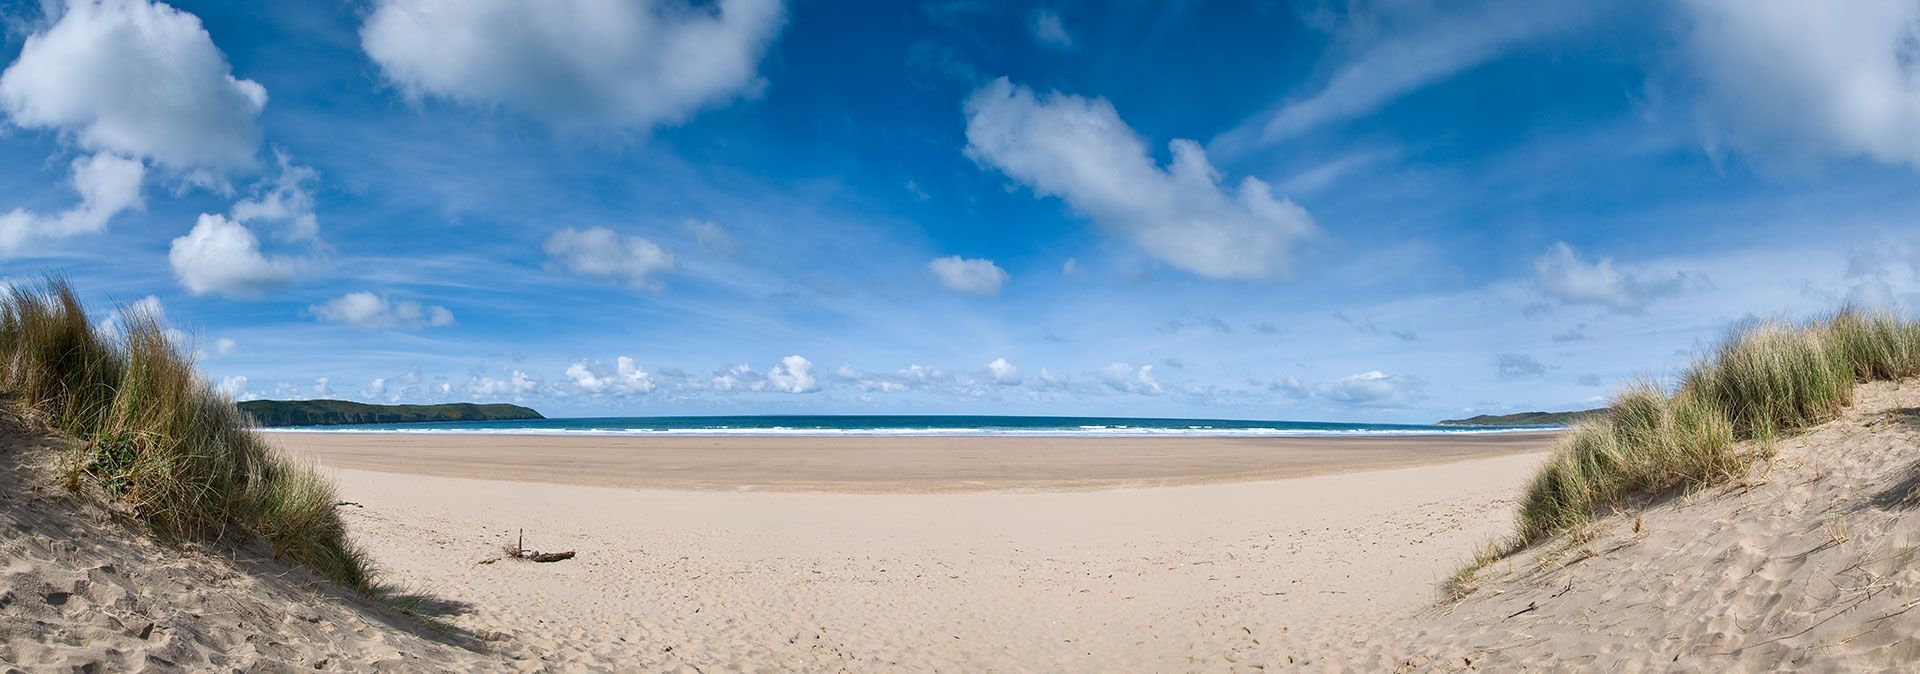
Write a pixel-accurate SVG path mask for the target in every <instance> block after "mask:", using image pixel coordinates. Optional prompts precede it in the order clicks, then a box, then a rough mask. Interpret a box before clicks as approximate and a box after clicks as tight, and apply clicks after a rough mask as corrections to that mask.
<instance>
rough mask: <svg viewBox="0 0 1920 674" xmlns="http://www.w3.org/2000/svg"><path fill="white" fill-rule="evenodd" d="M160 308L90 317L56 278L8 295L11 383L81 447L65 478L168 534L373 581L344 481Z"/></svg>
mask: <svg viewBox="0 0 1920 674" xmlns="http://www.w3.org/2000/svg"><path fill="white" fill-rule="evenodd" d="M167 334H168V331H167V330H166V329H165V328H164V326H162V325H161V324H160V322H159V321H158V319H157V318H156V317H154V316H149V315H145V314H143V313H141V312H139V311H135V310H131V309H123V310H122V312H121V314H120V317H119V319H118V320H117V321H115V323H114V324H112V328H111V329H110V330H104V329H102V328H101V327H96V326H95V325H94V324H92V323H91V322H89V320H88V317H87V314H86V311H85V310H84V308H83V307H82V306H81V305H80V302H79V300H78V299H76V298H75V297H74V294H73V291H72V289H71V288H69V287H67V285H66V284H65V283H64V282H62V281H58V280H54V281H50V282H48V283H47V284H46V285H45V287H44V288H41V289H24V288H14V289H10V290H9V291H7V293H6V295H5V296H4V297H0V392H4V393H5V394H6V395H7V396H8V397H9V398H10V399H11V403H12V404H13V405H15V406H17V407H18V409H19V410H21V411H22V412H23V413H24V415H25V416H26V417H27V418H28V419H30V420H33V421H36V422H38V423H40V424H43V425H45V426H46V427H48V428H51V429H54V430H56V431H58V432H60V433H62V434H65V435H66V436H68V437H70V438H73V439H74V440H75V442H73V443H71V444H70V445H69V448H68V449H67V450H66V451H64V452H63V453H62V457H61V459H62V460H61V471H62V478H63V480H64V482H65V483H66V486H68V487H69V488H72V489H76V490H79V489H90V490H98V491H99V492H100V493H101V494H102V495H104V496H105V497H106V498H108V499H110V500H112V501H114V502H116V503H118V504H120V505H121V506H123V507H124V508H126V510H127V511H128V512H131V513H132V514H133V515H134V516H136V517H138V518H139V519H140V520H142V521H144V522H146V523H147V524H149V525H151V526H152V527H153V529H154V530H155V531H157V532H159V533H161V534H164V535H169V536H177V537H182V538H188V539H204V540H213V541H225V542H232V543H246V542H249V541H250V540H252V539H254V538H258V539H260V540H264V541H266V542H267V543H268V544H269V545H271V546H272V547H273V550H274V552H275V553H276V554H277V555H279V556H282V557H285V558H287V559H290V560H292V561H294V562H296V563H298V564H300V565H303V566H306V567H308V568H310V569H312V570H313V571H315V572H316V573H318V574H319V575H320V576H322V577H324V578H326V579H328V580H330V581H333V582H335V583H338V584H340V585H342V586H344V587H347V588H350V589H353V590H356V591H360V592H371V591H373V590H375V589H376V586H375V583H374V579H373V577H372V574H371V573H370V572H369V570H368V568H367V565H366V562H365V559H364V557H363V556H362V555H361V554H360V552H359V551H358V550H356V549H355V548H354V547H353V544H352V543H351V542H350V541H349V540H348V539H347V533H346V528H345V526H343V525H342V524H341V522H340V517H339V514H338V513H336V512H334V506H333V504H334V500H335V499H334V492H333V485H332V484H330V483H329V482H328V481H327V480H326V479H324V478H322V477H321V476H320V475H319V474H318V473H316V472H314V471H313V470H312V469H311V468H310V467H307V466H303V465H300V464H296V463H294V462H293V461H291V460H290V459H289V458H288V457H286V456H284V455H283V454H282V453H281V452H280V451H279V450H277V449H275V448H274V447H272V446H271V445H269V444H267V443H266V442H265V441H264V440H262V439H261V438H260V436H258V435H256V434H255V433H254V432H253V429H252V428H251V425H250V424H249V423H248V422H247V420H246V418H245V417H243V416H242V415H241V414H240V412H239V411H238V410H236V409H235V408H234V405H233V402H232V401H231V400H228V399H226V397H225V396H222V395H220V394H219V393H218V392H216V391H214V390H213V388H212V387H211V386H209V385H208V384H207V383H206V382H205V381H204V380H202V379H201V378H200V376H199V375H198V374H197V373H195V371H194V369H193V363H192V361H190V360H189V359H188V358H187V357H186V356H184V355H183V354H182V353H181V351H180V349H178V348H176V346H175V345H174V344H172V343H171V342H169V340H168V337H167Z"/></svg>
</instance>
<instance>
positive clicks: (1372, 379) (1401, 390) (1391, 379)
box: [1313, 370, 1427, 407]
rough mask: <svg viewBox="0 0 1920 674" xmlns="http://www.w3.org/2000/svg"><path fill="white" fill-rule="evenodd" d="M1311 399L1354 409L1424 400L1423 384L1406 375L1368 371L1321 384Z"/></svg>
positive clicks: (1402, 404) (1400, 405) (1397, 405)
mask: <svg viewBox="0 0 1920 674" xmlns="http://www.w3.org/2000/svg"><path fill="white" fill-rule="evenodd" d="M1313 393H1314V395H1316V396H1318V397H1320V398H1322V399H1325V400H1330V401H1333V402H1336V403H1340V404H1343V405H1352V406H1357V407H1402V406H1405V405H1409V404H1412V403H1416V402H1419V401H1421V400H1425V399H1426V398H1427V395H1426V382H1425V381H1422V380H1421V379H1420V378H1418V377H1412V376H1408V375H1390V374H1387V373H1384V372H1381V371H1379V370H1369V371H1367V372H1362V373H1360V374H1356V375H1349V376H1345V377H1341V378H1339V379H1335V380H1332V381H1329V382H1325V383H1322V384H1320V386H1318V387H1316V388H1315V389H1314V390H1313Z"/></svg>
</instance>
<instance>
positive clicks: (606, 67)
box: [0, 0, 1920, 421]
mask: <svg viewBox="0 0 1920 674" xmlns="http://www.w3.org/2000/svg"><path fill="white" fill-rule="evenodd" d="M0 16H4V19H5V22H6V26H7V32H6V39H5V50H6V51H5V58H6V60H7V62H8V67H7V69H6V71H5V74H4V76H0V112H4V114H5V118H6V123H5V125H4V132H0V172H3V174H0V177H3V178H4V180H0V211H4V213H0V278H4V279H5V280H6V281H8V282H11V283H14V284H26V283H31V282H32V280H33V279H34V278H35V277H36V276H37V275H40V274H43V273H46V272H49V271H55V272H59V273H62V274H64V275H66V276H67V277H68V278H69V279H71V280H72V281H73V282H74V283H75V284H76V285H77V286H78V287H79V288H80V289H81V290H82V292H83V293H84V294H85V295H86V298H87V299H88V300H89V301H91V302H94V303H95V305H96V306H98V307H99V308H100V320H101V321H102V322H103V323H104V324H110V323H111V321H112V320H113V307H116V306H125V307H135V308H137V310H143V311H158V312H161V313H163V314H164V316H165V317H166V318H167V319H168V320H169V321H171V322H172V323H173V324H174V325H176V326H178V327H179V328H180V330H181V331H182V332H181V335H180V338H181V340H182V343H183V344H186V345H188V346H189V347H190V348H193V349H195V350H196V351H197V352H198V355H199V358H200V360H199V363H200V367H201V369H202V370H203V371H204V372H205V374H206V376H207V377H208V379H209V380H210V381H212V382H214V383H215V384H216V385H218V386H222V387H225V388H226V389H227V390H228V391H230V392H231V393H232V394H233V395H235V396H236V397H241V398H284V397H336V398H350V399H360V400H368V401H398V402H436V401H453V400H477V401H515V402H523V403H526V404H530V405H532V406H534V407H536V408H538V409H540V410H542V411H544V412H547V413H548V414H551V415H652V414H705V413H1001V414H1114V415H1167V416H1201V417H1239V418H1284V419H1307V420H1378V421H1425V420H1432V419H1437V418H1442V417H1447V416H1455V415H1460V414H1470V413H1479V412H1505V411H1514V410H1521V409H1565V408H1573V407H1580V406H1587V405H1592V404H1594V403H1596V402H1598V401H1599V400H1601V399H1603V397H1604V396H1605V395H1606V393H1607V392H1608V391H1609V390H1610V389H1612V388H1614V387H1616V386H1618V385H1619V384H1620V383H1622V382H1624V381H1626V380H1628V379H1631V378H1634V377H1655V378H1661V377H1670V376H1671V375H1672V374H1673V373H1675V372H1676V371H1677V369H1678V368H1681V367H1683V366H1684V365H1685V364H1686V363H1687V362H1688V360H1689V359H1690V358H1691V357H1693V355H1694V354H1696V353H1697V352H1698V351H1699V350H1700V349H1702V348H1705V347H1707V346H1709V345H1711V344H1712V342H1713V341H1714V340H1715V339H1716V338H1717V337H1718V336H1720V335H1722V334H1724V332H1725V331H1726V330H1727V329H1729V327H1730V326H1732V325H1735V324H1736V323H1738V322H1740V321H1742V320H1747V319H1750V318H1753V317H1767V316H1805V315H1808V314H1811V313H1814V312H1819V311H1824V310H1828V309H1831V308H1834V307H1837V306H1839V305H1840V304H1841V303H1843V302H1847V301H1852V302H1855V303H1859V304H1864V305H1870V306H1877V307H1883V308H1890V309H1894V310H1900V311H1907V312H1913V311H1916V310H1920V226H1916V224H1915V216H1916V215H1920V190H1917V189H1916V187H1920V183H1916V181H1915V178H1916V175H1915V173H1914V171H1915V169H1916V168H1917V167H1920V74H1916V72H1915V71H1914V67H1913V66H1912V63H1913V62H1914V58H1913V53H1912V51H1913V46H1912V45H1914V44H1916V42H1920V4H1916V3H1913V2H1884V1H1873V2H1859V3H1800V2H1787V1H1762V2H1745V1H1735V0H1687V1H1683V2H1675V3H1644V4H1643V3H1633V2H1628V3H1612V2H1566V3H1558V4H1546V3H1532V2H1514V1H1498V0H1488V1H1480V2H1465V3H1456V2H1449V3H1440V2H1422V1H1418V0H1382V1H1377V2H1368V1H1364V0H1353V1H1350V2H1311V1H1303V2H1294V3H1289V2H1197V1H1196V2H1172V3H1163V2H1127V1H1121V2H1056V3H1045V4H1014V3H989V2H968V1H964V0H936V1H930V2H923V3H913V2H899V3H829V2H815V1H805V0H802V1H799V2H783V1H782V0H719V1H718V2H691V3H690V2H683V1H681V0H624V1H623V0H565V1H546V2H532V1H530V0H528V1H519V0H373V1H371V2H292V1H289V2H274V3H220V2H184V1H183V2H177V3H173V4H170V5H169V4H160V3H153V2H147V1H146V0H114V1H108V2H77V3H71V4H69V3H63V2H47V3H33V2H20V3H14V4H11V5H7V6H6V8H5V10H4V12H0Z"/></svg>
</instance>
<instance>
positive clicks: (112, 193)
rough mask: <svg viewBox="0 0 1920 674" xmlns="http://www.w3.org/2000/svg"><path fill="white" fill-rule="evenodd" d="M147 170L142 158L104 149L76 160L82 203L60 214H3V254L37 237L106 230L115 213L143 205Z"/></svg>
mask: <svg viewBox="0 0 1920 674" xmlns="http://www.w3.org/2000/svg"><path fill="white" fill-rule="evenodd" d="M146 173H147V170H146V165H145V164H142V163H140V161H139V160H136V159H127V158H125V157H119V156H115V155H112V154H108V153H104V152H103V153H99V154H94V155H92V156H88V157H82V158H80V159H76V160H74V162H73V178H72V182H73V190H74V191H75V192H78V193H79V194H80V203H79V204H77V205H75V206H74V207H73V208H70V209H67V210H66V211H65V212H62V213H60V214H57V215H42V214H38V213H33V212H31V211H27V210H22V209H14V210H12V211H9V212H7V213H6V214H4V215H0V256H4V255H11V254H13V253H14V252H15V251H17V250H19V249H20V248H21V247H22V246H24V245H26V244H28V243H30V242H32V241H36V240H42V239H58V238H66V237H70V236H79V235H82V234H97V233H99V232H104V231H106V229H107V221H108V220H111V219H113V216H116V215H119V214H120V213H122V212H124V211H128V210H134V209H139V208H142V207H143V206H144V204H143V202H142V200H141V198H140V184H141V183H142V182H144V181H145V180H146Z"/></svg>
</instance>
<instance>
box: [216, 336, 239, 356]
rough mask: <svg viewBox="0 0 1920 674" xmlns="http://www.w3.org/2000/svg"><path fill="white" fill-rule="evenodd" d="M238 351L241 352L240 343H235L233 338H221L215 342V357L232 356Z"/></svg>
mask: <svg viewBox="0 0 1920 674" xmlns="http://www.w3.org/2000/svg"><path fill="white" fill-rule="evenodd" d="M238 350H240V343H239V342H236V341H233V339H232V338H229V337H221V338H219V339H216V340H213V355H215V356H231V355H233V352H235V351H238Z"/></svg>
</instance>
